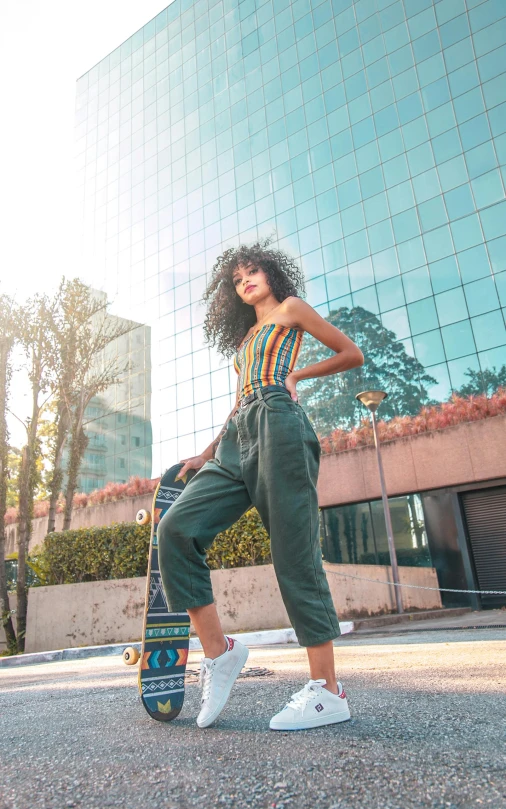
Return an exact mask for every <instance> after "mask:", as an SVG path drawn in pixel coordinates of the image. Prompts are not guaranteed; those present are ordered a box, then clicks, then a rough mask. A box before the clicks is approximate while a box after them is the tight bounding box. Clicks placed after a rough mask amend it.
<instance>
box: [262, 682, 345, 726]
mask: <svg viewBox="0 0 506 809" xmlns="http://www.w3.org/2000/svg"><path fill="white" fill-rule="evenodd" d="M326 682H327V681H326V680H310V681H309V682H308V683H307V685H305V686H304V688H303V689H302V691H298V692H297V693H296V694H293V696H292V698H291V699H290V702H288V703H287V704H286V705H285V707H284V708H283V710H282V711H280V712H279V713H278V714H276V716H273V717H272V719H271V721H270V724H269V727H270V729H271V730H304V729H305V728H319V727H321V725H333V724H334V722H345V721H346V720H347V719H349V718H350V709H349V708H348V700H347V699H346V694H345V692H344V688H343V686H342V685H341V683H338V684H337V688H338V692H339V693H338V694H332V692H331V691H328V690H327V689H326V688H323V686H324V685H325V684H326Z"/></svg>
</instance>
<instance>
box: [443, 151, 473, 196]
mask: <svg viewBox="0 0 506 809" xmlns="http://www.w3.org/2000/svg"><path fill="white" fill-rule="evenodd" d="M437 170H438V174H439V181H440V183H441V188H442V189H443V191H450V190H451V189H452V188H457V186H459V185H461V183H462V180H464V179H466V177H467V168H466V164H465V162H464V158H463V156H462V155H459V156H458V157H454V158H453V159H452V160H447V161H446V163H442V164H441V165H439V166H438V167H437Z"/></svg>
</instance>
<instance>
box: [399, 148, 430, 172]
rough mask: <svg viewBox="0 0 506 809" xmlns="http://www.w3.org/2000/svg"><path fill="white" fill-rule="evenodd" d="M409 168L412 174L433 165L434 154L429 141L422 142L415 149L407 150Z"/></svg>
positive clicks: (426, 169)
mask: <svg viewBox="0 0 506 809" xmlns="http://www.w3.org/2000/svg"><path fill="white" fill-rule="evenodd" d="M406 157H407V158H408V163H409V170H410V172H411V175H412V176H415V175H417V174H421V173H422V172H424V171H428V170H429V169H431V168H432V167H433V166H434V155H433V154H432V149H431V147H430V143H422V144H421V145H420V146H418V147H417V148H416V149H411V150H410V151H409V152H407V155H406Z"/></svg>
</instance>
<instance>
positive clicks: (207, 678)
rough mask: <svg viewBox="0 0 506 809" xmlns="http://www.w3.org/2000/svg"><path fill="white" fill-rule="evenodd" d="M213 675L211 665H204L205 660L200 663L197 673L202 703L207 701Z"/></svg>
mask: <svg viewBox="0 0 506 809" xmlns="http://www.w3.org/2000/svg"><path fill="white" fill-rule="evenodd" d="M212 673H213V664H212V663H211V664H208V663H206V661H205V660H201V661H200V672H199V686H200V687H201V689H202V702H204V701H205V700H206V699H209V692H210V690H211V678H212Z"/></svg>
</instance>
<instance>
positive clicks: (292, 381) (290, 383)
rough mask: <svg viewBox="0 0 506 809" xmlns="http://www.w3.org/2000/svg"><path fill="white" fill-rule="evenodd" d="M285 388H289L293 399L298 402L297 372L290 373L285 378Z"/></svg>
mask: <svg viewBox="0 0 506 809" xmlns="http://www.w3.org/2000/svg"><path fill="white" fill-rule="evenodd" d="M285 388H286V389H287V390H288V392H289V394H290V396H291V397H292V399H293V401H294V402H298V401H299V397H298V396H297V379H296V378H295V374H293V373H292V374H288V376H287V377H286V379H285Z"/></svg>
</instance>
